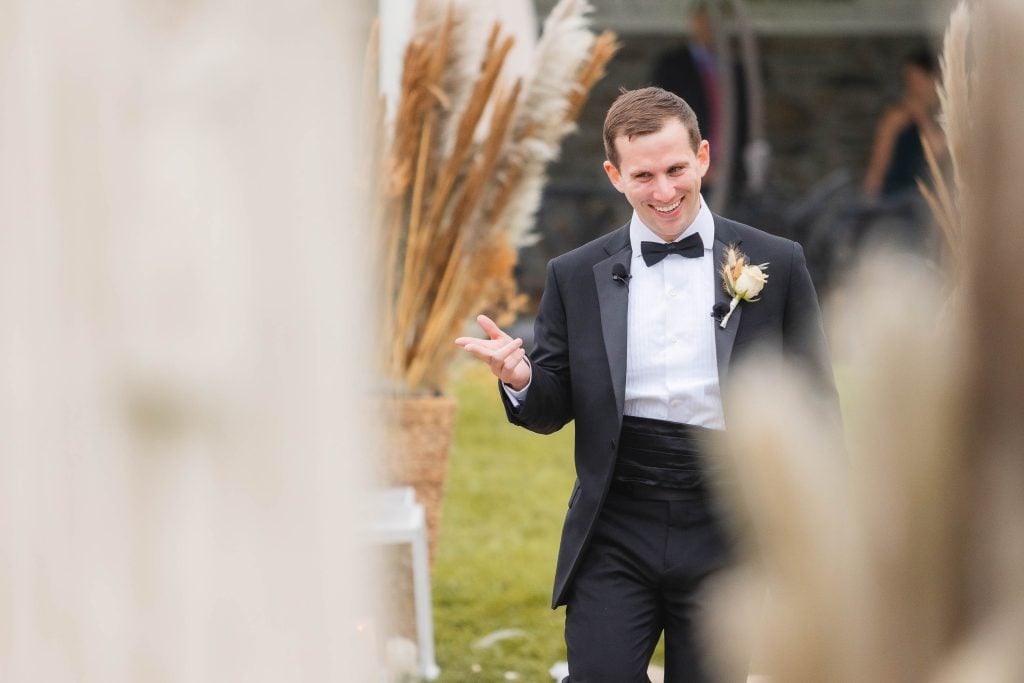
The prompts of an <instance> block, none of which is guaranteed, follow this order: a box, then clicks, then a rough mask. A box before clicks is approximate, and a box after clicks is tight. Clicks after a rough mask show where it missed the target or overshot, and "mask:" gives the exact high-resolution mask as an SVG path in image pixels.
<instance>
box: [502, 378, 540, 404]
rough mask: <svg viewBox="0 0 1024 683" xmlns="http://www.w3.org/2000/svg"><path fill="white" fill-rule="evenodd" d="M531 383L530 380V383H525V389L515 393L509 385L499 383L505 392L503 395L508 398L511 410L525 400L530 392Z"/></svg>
mask: <svg viewBox="0 0 1024 683" xmlns="http://www.w3.org/2000/svg"><path fill="white" fill-rule="evenodd" d="M532 382H533V380H530V382H529V383H527V385H526V386H525V387H523V388H522V389H520V390H518V391H516V390H515V389H513V388H512V387H510V386H509V385H507V384H505V383H504V382H502V383H501V388H502V390H503V391H504V392H505V395H506V396H508V400H509V402H510V403H511V404H512V407H513V408H518V407H519V406H520V405H522V403H523V401H525V400H526V393H527V392H528V391H529V390H530V384H532Z"/></svg>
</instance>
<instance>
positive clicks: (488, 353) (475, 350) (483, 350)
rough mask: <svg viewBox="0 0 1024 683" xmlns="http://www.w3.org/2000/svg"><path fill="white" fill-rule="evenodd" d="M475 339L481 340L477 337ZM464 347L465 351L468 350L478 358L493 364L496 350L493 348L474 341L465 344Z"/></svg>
mask: <svg viewBox="0 0 1024 683" xmlns="http://www.w3.org/2000/svg"><path fill="white" fill-rule="evenodd" d="M474 341H477V342H479V341H480V340H479V339H476V340H474ZM462 348H463V349H464V350H465V351H467V352H469V353H470V354H472V355H473V356H475V357H476V358H478V359H480V360H482V361H483V362H485V363H487V364H488V365H490V364H491V359H492V357H493V356H494V352H493V351H492V350H491V349H489V348H487V347H486V346H484V345H482V344H479V343H477V344H474V343H472V342H470V343H468V344H466V345H465V346H463V347H462Z"/></svg>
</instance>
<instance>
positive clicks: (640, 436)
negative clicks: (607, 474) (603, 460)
mask: <svg viewBox="0 0 1024 683" xmlns="http://www.w3.org/2000/svg"><path fill="white" fill-rule="evenodd" d="M716 431H717V430H714V429H708V428H707V427H697V426H694V425H688V424H681V423H679V422H667V421H665V420H655V419H652V418H648V417H633V416H631V415H626V416H624V417H623V418H622V433H621V436H620V437H619V452H618V459H617V460H616V463H615V475H614V479H615V482H616V483H618V484H626V485H631V486H634V485H635V486H644V487H647V486H654V487H658V488H661V489H673V490H676V491H690V492H692V493H695V494H696V493H701V492H703V490H704V488H705V482H706V474H707V461H706V456H707V452H708V442H709V439H710V438H711V437H712V436H713V435H714V434H715V432H716Z"/></svg>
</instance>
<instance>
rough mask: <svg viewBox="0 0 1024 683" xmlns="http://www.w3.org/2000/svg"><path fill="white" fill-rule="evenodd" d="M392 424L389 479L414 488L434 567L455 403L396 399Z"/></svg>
mask: <svg viewBox="0 0 1024 683" xmlns="http://www.w3.org/2000/svg"><path fill="white" fill-rule="evenodd" d="M391 420H392V423H391V425H390V426H391V428H390V429H389V430H388V431H389V433H388V439H389V444H390V448H389V457H388V473H387V475H388V479H389V481H390V483H391V484H392V485H394V486H412V487H413V488H414V489H415V490H416V500H417V501H418V502H420V503H422V504H423V506H424V508H425V509H426V516H427V542H428V545H429V546H430V564H431V567H433V564H434V556H435V553H436V550H437V536H438V532H439V530H440V528H441V510H442V503H443V501H444V487H445V479H446V478H447V476H448V452H449V450H450V449H451V443H452V431H453V429H454V427H455V400H454V399H452V398H449V397H447V396H415V397H401V398H395V399H392V410H391Z"/></svg>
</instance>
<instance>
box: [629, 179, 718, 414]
mask: <svg viewBox="0 0 1024 683" xmlns="http://www.w3.org/2000/svg"><path fill="white" fill-rule="evenodd" d="M694 233H698V234H700V238H701V241H702V242H703V243H704V256H703V257H702V258H686V257H684V256H680V255H678V254H669V255H668V256H666V257H665V258H664V259H662V260H661V261H659V262H658V263H656V264H654V265H653V266H648V265H647V264H645V263H644V260H643V256H642V254H641V253H640V243H641V242H662V243H664V241H665V240H663V239H661V238H660V237H658V236H657V235H656V234H654V232H652V231H651V230H650V229H649V228H648V227H647V226H646V225H644V224H643V223H642V222H641V221H640V219H639V218H638V217H637V215H636V213H635V212H634V213H633V218H632V220H631V221H630V224H629V241H630V246H631V247H632V249H633V259H632V262H631V263H630V270H629V273H630V276H631V277H630V280H629V313H628V322H627V325H628V327H627V332H626V396H625V399H626V402H625V406H624V411H625V414H626V415H633V416H635V417H650V418H655V419H658V420H669V421H671V422H683V423H686V424H692V425H698V426H701V427H709V428H712V429H724V428H725V418H724V416H723V414H722V397H721V391H720V389H719V386H718V357H717V355H716V351H715V320H714V318H712V317H711V308H712V307H713V306H714V305H715V291H714V288H715V274H714V271H715V259H714V256H713V252H712V246H713V245H714V242H715V221H714V218H713V217H712V215H711V211H710V210H708V207H707V203H706V202H704V200H703V198H702V199H701V205H700V211H699V212H698V213H697V217H696V218H695V219H694V221H693V223H691V224H690V227H688V228H687V229H686V230H685V231H684V232H683V234H682V235H680V236H679V240H681V239H683V238H685V237H689V236H690V235H692V234H694ZM677 241H678V240H677Z"/></svg>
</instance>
